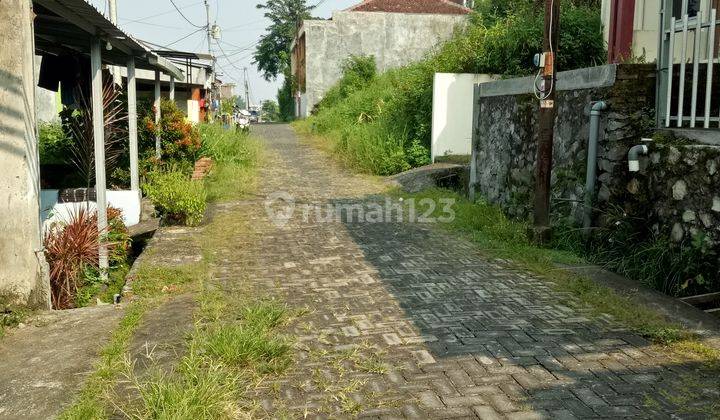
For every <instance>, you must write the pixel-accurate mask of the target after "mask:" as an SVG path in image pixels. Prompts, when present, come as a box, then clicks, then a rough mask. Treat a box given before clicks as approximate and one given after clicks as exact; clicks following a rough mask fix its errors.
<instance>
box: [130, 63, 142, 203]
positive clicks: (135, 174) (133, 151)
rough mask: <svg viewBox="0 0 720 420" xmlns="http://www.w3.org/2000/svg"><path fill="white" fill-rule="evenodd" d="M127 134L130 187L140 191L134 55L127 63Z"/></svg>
mask: <svg viewBox="0 0 720 420" xmlns="http://www.w3.org/2000/svg"><path fill="white" fill-rule="evenodd" d="M127 95H128V135H129V137H130V189H131V190H132V191H137V192H138V193H139V192H140V171H139V169H138V130H137V84H136V79H135V57H130V58H129V59H128V63H127Z"/></svg>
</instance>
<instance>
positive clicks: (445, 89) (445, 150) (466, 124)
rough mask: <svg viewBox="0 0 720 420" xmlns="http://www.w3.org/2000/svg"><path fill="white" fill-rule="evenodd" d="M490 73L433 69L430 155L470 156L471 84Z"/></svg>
mask: <svg viewBox="0 0 720 420" xmlns="http://www.w3.org/2000/svg"><path fill="white" fill-rule="evenodd" d="M494 79H495V77H493V76H492V75H489V74H456V73H435V78H434V80H433V112H432V136H431V144H430V146H431V147H430V152H431V159H432V161H433V162H435V161H436V158H438V157H442V156H469V155H470V153H471V147H470V146H471V145H472V120H473V115H472V113H473V86H474V85H475V84H477V83H485V82H489V81H492V80H494Z"/></svg>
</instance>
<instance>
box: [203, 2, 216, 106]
mask: <svg viewBox="0 0 720 420" xmlns="http://www.w3.org/2000/svg"><path fill="white" fill-rule="evenodd" d="M205 17H206V21H207V28H205V29H207V47H208V54H210V55H211V56H212V55H213V53H212V25H211V24H210V2H209V1H208V0H205ZM214 88H215V57H214V56H213V59H212V79H211V80H210V94H209V95H208V99H209V100H210V109H212V100H213V95H212V91H213V89H214Z"/></svg>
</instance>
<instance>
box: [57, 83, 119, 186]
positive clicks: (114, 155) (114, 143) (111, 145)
mask: <svg viewBox="0 0 720 420" xmlns="http://www.w3.org/2000/svg"><path fill="white" fill-rule="evenodd" d="M76 98H77V100H78V109H77V110H76V111H75V112H73V113H72V114H71V115H70V117H68V120H67V122H66V124H67V127H68V129H69V132H70V134H71V135H72V138H73V142H72V144H71V148H70V151H71V158H70V159H71V161H72V163H73V164H74V165H75V167H76V168H77V170H78V172H79V173H80V175H81V176H82V177H83V179H85V180H86V181H87V187H88V188H89V187H90V186H91V185H92V184H93V183H94V182H95V141H94V137H93V131H94V130H93V112H92V100H91V99H89V98H88V97H87V96H86V94H85V93H84V92H83V91H82V89H79V88H78V89H77V91H76ZM102 99H103V117H104V118H103V125H104V127H105V170H106V171H107V172H108V173H112V171H113V169H115V167H116V166H117V164H118V161H119V160H120V157H121V156H122V154H123V150H124V144H125V139H126V138H127V118H128V117H127V113H126V107H125V104H124V102H123V101H122V99H121V95H120V91H119V90H118V89H117V88H116V87H115V85H114V84H113V83H112V81H111V80H107V81H106V82H105V83H104V84H103V92H102Z"/></svg>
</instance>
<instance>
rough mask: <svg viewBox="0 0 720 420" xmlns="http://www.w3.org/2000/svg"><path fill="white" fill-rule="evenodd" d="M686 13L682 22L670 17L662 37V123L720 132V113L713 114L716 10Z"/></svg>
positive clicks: (659, 103)
mask: <svg viewBox="0 0 720 420" xmlns="http://www.w3.org/2000/svg"><path fill="white" fill-rule="evenodd" d="M684 9H685V11H686V13H685V14H684V15H683V16H682V18H681V19H676V18H675V17H669V20H668V24H667V25H666V27H665V30H664V33H663V36H662V41H661V42H662V49H661V61H660V63H661V68H660V70H661V71H660V73H659V74H660V78H661V79H660V89H659V92H658V114H659V117H660V118H659V119H660V121H661V123H662V124H663V125H664V126H665V127H673V126H674V127H678V128H683V127H690V128H695V127H700V126H702V127H704V128H718V123H719V122H720V110H719V111H717V112H715V113H713V112H712V110H713V107H714V106H715V105H716V104H713V95H714V94H715V93H716V92H715V90H716V89H713V72H714V71H715V69H714V65H715V64H716V63H718V57H717V51H716V50H717V48H716V32H717V31H718V27H720V25H718V23H719V22H718V21H717V10H716V9H712V10H710V12H709V13H703V12H702V11H698V12H697V15H696V16H690V15H689V14H688V13H687V6H686V5H685V6H684ZM676 70H677V76H676ZM703 73H704V74H703ZM689 76H692V79H691V82H690V83H691V85H690V86H688V85H687V83H688V82H689V81H690V78H689ZM716 97H717V96H716ZM688 101H689V102H688Z"/></svg>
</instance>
